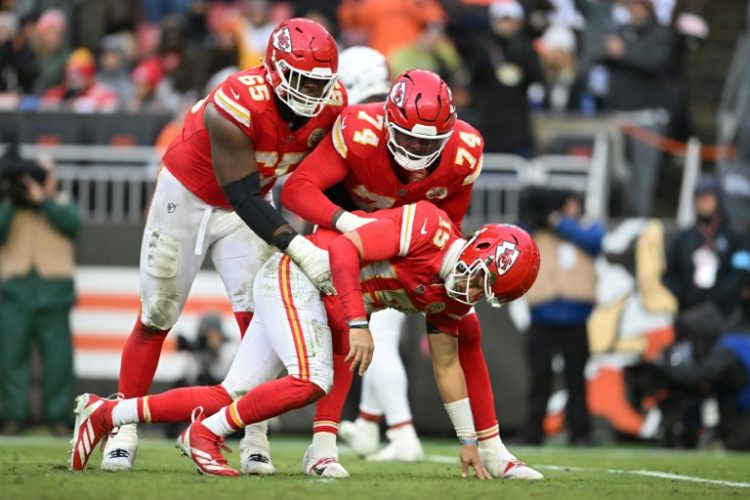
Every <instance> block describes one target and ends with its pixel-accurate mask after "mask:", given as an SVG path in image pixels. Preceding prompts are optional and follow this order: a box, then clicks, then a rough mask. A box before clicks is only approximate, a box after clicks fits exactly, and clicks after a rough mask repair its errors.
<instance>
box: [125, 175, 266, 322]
mask: <svg viewBox="0 0 750 500" xmlns="http://www.w3.org/2000/svg"><path fill="white" fill-rule="evenodd" d="M268 200H269V201H270V197H269V198H268ZM274 250H275V249H274V247H273V246H271V245H269V244H267V243H266V242H265V241H263V240H262V239H261V238H260V237H259V236H258V235H256V234H255V233H254V232H253V231H251V230H250V228H249V227H247V225H246V224H245V223H244V222H243V221H242V219H240V217H239V216H238V215H237V214H236V213H234V212H233V211H229V210H224V209H221V208H216V207H212V206H210V205H207V204H206V203H204V202H203V201H201V200H199V199H198V198H197V197H196V196H195V195H193V194H192V193H191V192H190V191H189V190H188V189H187V188H185V186H183V185H182V183H180V181H178V180H177V179H176V178H175V177H174V176H173V175H172V174H171V173H170V172H169V170H167V168H166V167H162V168H161V170H160V172H159V175H158V178H157V183H156V190H155V191H154V196H153V199H152V200H151V206H150V208H149V211H148V218H147V220H146V228H145V230H144V234H143V243H142V244H141V261H140V279H141V285H140V289H141V321H142V322H143V324H145V325H147V326H149V327H151V328H156V329H159V330H166V329H168V328H171V327H172V326H173V325H174V324H175V322H176V321H177V319H178V317H179V315H180V313H181V312H182V308H183V306H184V305H185V300H186V299H187V296H188V293H189V292H190V288H191V286H192V285H193V281H194V280H195V276H196V274H197V273H198V271H199V270H200V267H201V264H202V263H203V260H204V259H205V256H206V254H207V253H210V254H211V260H212V261H213V264H214V267H216V270H217V271H218V273H219V275H220V276H221V279H222V281H223V282H224V287H225V288H226V290H227V294H228V295H229V299H230V300H231V302H232V309H233V310H234V311H237V312H253V311H254V309H255V307H254V303H253V286H252V285H253V278H254V277H255V274H256V273H257V272H258V269H260V266H262V265H263V263H264V262H265V261H266V260H268V258H269V257H270V256H271V255H272V254H273V253H274Z"/></svg>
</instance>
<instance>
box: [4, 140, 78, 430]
mask: <svg viewBox="0 0 750 500" xmlns="http://www.w3.org/2000/svg"><path fill="white" fill-rule="evenodd" d="M81 222H82V221H81V217H80V215H79V213H78V209H77V207H76V206H75V204H74V203H73V202H72V201H71V200H69V199H67V196H65V195H64V194H62V193H58V191H57V178H56V175H55V165H54V163H53V162H52V160H42V161H41V162H40V163H36V162H33V161H29V160H24V159H22V158H21V157H20V156H19V155H18V153H17V151H16V148H15V147H13V146H10V147H9V148H8V150H7V151H6V153H5V154H4V155H3V156H2V158H0V387H1V388H2V400H3V409H4V426H3V431H4V433H7V434H17V433H18V432H20V430H21V429H22V428H23V426H25V425H27V424H28V419H29V410H28V405H27V399H28V393H29V383H30V373H29V372H30V367H29V365H30V358H31V345H32V342H34V343H36V344H37V345H38V346H39V353H40V357H41V364H42V379H41V380H42V388H41V389H42V390H41V392H42V401H43V417H44V420H45V422H46V423H47V424H48V425H49V426H50V428H51V430H52V432H53V433H54V434H60V435H66V434H67V432H68V431H67V426H68V425H69V424H70V414H71V412H70V410H71V402H72V400H73V349H72V343H71V331H70V321H69V316H70V310H71V308H72V306H73V304H74V302H75V290H74V287H73V271H74V266H75V264H74V243H73V238H74V237H75V234H76V232H77V231H78V229H79V227H80V225H81Z"/></svg>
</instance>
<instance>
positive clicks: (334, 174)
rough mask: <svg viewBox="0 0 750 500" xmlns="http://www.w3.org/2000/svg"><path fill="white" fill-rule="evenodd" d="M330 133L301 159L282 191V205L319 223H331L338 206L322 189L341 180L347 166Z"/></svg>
mask: <svg viewBox="0 0 750 500" xmlns="http://www.w3.org/2000/svg"><path fill="white" fill-rule="evenodd" d="M336 123H338V120H337V121H336ZM332 136H333V133H332V132H331V133H329V134H328V136H327V137H326V138H324V139H323V141H321V143H320V144H318V146H317V147H316V148H315V149H314V150H313V151H312V153H310V154H309V155H308V156H307V157H306V158H305V159H304V160H303V161H302V163H301V164H300V165H299V166H298V167H297V169H296V170H295V171H294V172H292V174H291V175H290V176H289V178H288V179H287V181H286V183H285V184H284V189H283V190H282V192H281V204H282V205H284V207H286V208H287V209H289V210H291V211H292V212H294V213H295V214H297V215H298V216H300V217H302V218H303V219H305V220H306V221H309V222H312V223H313V224H317V225H319V226H322V227H331V219H332V218H333V215H334V214H335V213H336V212H337V211H338V210H339V207H338V206H337V205H336V204H334V203H333V202H331V200H329V199H328V198H327V197H326V195H325V194H324V193H323V191H325V190H326V189H328V188H329V187H331V186H333V185H335V184H337V183H339V182H341V181H342V180H343V179H344V177H346V174H347V172H348V170H349V166H348V164H347V162H346V160H345V159H344V158H342V157H341V156H340V155H339V154H338V152H337V151H336V148H335V147H334V142H333V141H334V139H333V137H332Z"/></svg>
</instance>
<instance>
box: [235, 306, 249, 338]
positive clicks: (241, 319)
mask: <svg viewBox="0 0 750 500" xmlns="http://www.w3.org/2000/svg"><path fill="white" fill-rule="evenodd" d="M234 319H236V320H237V325H238V326H239V327H240V338H243V337H244V336H245V332H246V331H247V327H248V326H250V322H251V321H252V320H253V313H251V312H242V311H234Z"/></svg>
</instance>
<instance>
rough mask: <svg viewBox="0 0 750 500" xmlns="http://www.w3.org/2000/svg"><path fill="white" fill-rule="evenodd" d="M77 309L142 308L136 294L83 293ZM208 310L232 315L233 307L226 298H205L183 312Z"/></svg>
mask: <svg viewBox="0 0 750 500" xmlns="http://www.w3.org/2000/svg"><path fill="white" fill-rule="evenodd" d="M76 307H77V308H79V309H117V310H122V309H127V310H136V311H137V310H138V308H139V307H140V299H139V298H138V295H136V294H116V293H112V294H103V293H82V294H80V295H79V296H78V301H77V302H76ZM207 310H210V311H216V312H218V313H222V314H232V306H231V304H230V303H229V301H228V300H227V299H226V298H203V297H193V298H190V299H188V301H187V303H186V304H185V308H184V309H183V312H184V313H187V314H191V313H195V314H202V313H204V312H205V311H207ZM133 319H135V318H133Z"/></svg>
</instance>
